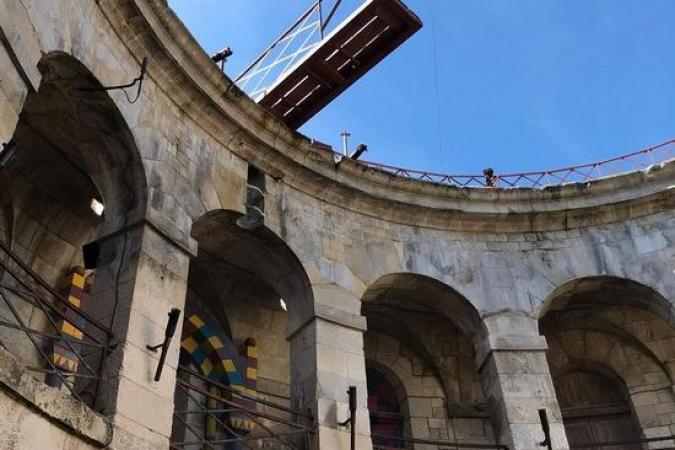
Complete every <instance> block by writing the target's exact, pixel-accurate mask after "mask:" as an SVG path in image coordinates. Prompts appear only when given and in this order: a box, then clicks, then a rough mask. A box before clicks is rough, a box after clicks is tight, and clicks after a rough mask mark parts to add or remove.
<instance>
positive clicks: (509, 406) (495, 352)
mask: <svg viewBox="0 0 675 450" xmlns="http://www.w3.org/2000/svg"><path fill="white" fill-rule="evenodd" d="M484 320H485V325H486V330H487V336H486V337H484V338H483V340H482V342H480V343H479V345H478V352H477V355H476V358H477V366H478V367H479V371H480V375H481V380H482V383H483V389H484V391H485V395H486V397H487V399H488V403H489V405H490V413H491V416H492V420H493V426H494V431H495V435H496V436H497V438H498V440H499V443H501V444H505V445H507V446H508V447H509V449H510V450H534V449H537V448H545V447H540V446H539V444H540V443H541V442H542V441H543V440H544V432H543V429H542V425H541V422H540V419H539V410H540V409H545V410H546V413H547V415H548V421H549V424H550V432H551V441H552V448H553V449H555V450H563V449H568V448H569V446H568V443H567V437H566V435H565V428H564V426H563V422H562V415H561V413H560V407H559V406H558V400H557V399H556V395H555V389H554V387H553V380H552V378H551V374H550V371H549V368H548V363H547V361H546V349H547V346H546V339H545V338H544V337H543V336H540V335H539V330H538V325H537V321H536V319H534V318H532V317H530V316H527V315H525V314H524V313H518V312H509V313H501V314H497V315H493V316H490V317H487V318H485V319H484Z"/></svg>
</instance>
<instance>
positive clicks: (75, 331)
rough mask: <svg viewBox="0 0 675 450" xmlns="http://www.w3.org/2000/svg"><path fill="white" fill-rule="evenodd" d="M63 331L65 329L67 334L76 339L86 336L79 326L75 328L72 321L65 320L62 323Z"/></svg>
mask: <svg viewBox="0 0 675 450" xmlns="http://www.w3.org/2000/svg"><path fill="white" fill-rule="evenodd" d="M61 331H63V332H64V333H66V334H67V335H69V336H72V337H74V338H75V339H78V340H80V341H81V340H82V338H83V337H84V334H83V333H82V332H81V331H80V330H78V329H77V328H75V327H74V326H73V324H71V323H70V322H68V321H65V320H64V321H63V322H62V323H61Z"/></svg>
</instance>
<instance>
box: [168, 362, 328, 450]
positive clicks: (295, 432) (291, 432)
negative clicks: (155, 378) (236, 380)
mask: <svg viewBox="0 0 675 450" xmlns="http://www.w3.org/2000/svg"><path fill="white" fill-rule="evenodd" d="M178 372H179V373H178V377H177V380H176V409H175V410H174V429H173V432H172V437H171V448H172V449H174V450H191V449H195V450H196V449H200V450H201V449H206V450H221V449H223V448H226V447H225V446H226V445H228V444H230V443H234V442H236V443H239V444H240V446H241V447H242V448H244V449H250V450H252V449H254V448H282V449H285V450H305V449H307V448H308V447H309V439H310V437H311V435H312V433H314V429H315V425H314V417H313V416H312V414H311V413H310V412H302V411H297V410H294V409H292V408H289V407H286V406H284V405H280V404H277V403H275V402H271V401H269V400H265V399H261V398H259V397H257V396H254V395H249V394H246V393H244V392H241V391H239V390H237V389H234V388H232V387H230V386H227V385H224V384H221V383H218V382H215V381H213V380H211V379H209V378H207V377H205V376H203V375H201V374H199V373H197V372H195V371H193V370H191V369H189V368H187V367H182V366H181V367H179V368H178ZM186 379H187V380H186ZM179 397H182V399H181V398H179ZM282 415H283V417H281V416H282ZM233 418H237V419H234V421H233ZM237 421H238V423H239V425H237ZM242 421H244V422H248V423H249V424H250V429H249V430H246V431H243V430H242V429H241V426H240V424H241V422H242ZM207 422H210V430H208V431H207V430H206V429H205V428H207V427H206V426H205V425H204V424H205V423H207ZM270 445H271V446H270ZM227 448H229V447H227Z"/></svg>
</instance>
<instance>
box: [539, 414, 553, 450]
mask: <svg viewBox="0 0 675 450" xmlns="http://www.w3.org/2000/svg"><path fill="white" fill-rule="evenodd" d="M539 421H540V422H541V428H542V429H543V430H544V440H543V441H542V442H540V443H539V447H546V448H547V450H553V447H551V428H550V426H549V423H548V416H547V415H546V410H545V409H540V410H539Z"/></svg>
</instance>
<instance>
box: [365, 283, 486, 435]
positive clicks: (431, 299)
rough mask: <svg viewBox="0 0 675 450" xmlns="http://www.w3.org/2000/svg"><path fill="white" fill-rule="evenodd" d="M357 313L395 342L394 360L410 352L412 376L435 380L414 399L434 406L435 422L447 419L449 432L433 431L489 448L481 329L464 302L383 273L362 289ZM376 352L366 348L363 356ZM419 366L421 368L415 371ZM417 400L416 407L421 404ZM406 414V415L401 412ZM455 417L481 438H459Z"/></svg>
mask: <svg viewBox="0 0 675 450" xmlns="http://www.w3.org/2000/svg"><path fill="white" fill-rule="evenodd" d="M362 314H363V315H364V316H365V317H366V319H367V322H368V330H369V331H374V332H376V333H381V334H384V335H387V336H389V337H391V338H393V339H394V340H395V341H396V342H398V343H399V344H398V345H399V349H398V354H397V355H394V358H401V361H402V360H403V359H408V357H407V352H412V353H414V360H415V361H419V363H418V362H415V363H414V364H415V366H414V369H413V375H412V376H413V377H422V378H427V377H431V378H433V379H435V380H436V381H434V382H433V383H434V384H435V383H436V382H437V383H438V384H437V386H438V387H436V388H434V390H433V391H430V393H429V394H416V395H421V396H422V397H425V396H427V398H426V399H425V400H423V401H429V402H430V404H431V403H433V404H436V405H437V406H436V407H437V410H436V414H437V417H434V418H438V417H440V418H441V419H442V420H444V421H446V420H447V423H448V426H449V427H451V428H452V430H448V429H444V430H442V431H437V432H438V433H441V434H440V435H441V436H449V435H454V437H455V438H456V439H463V440H465V441H473V442H474V443H476V442H477V441H481V440H483V441H484V442H485V443H486V444H488V443H492V442H491V441H492V439H493V438H492V433H491V431H490V420H489V419H490V415H489V414H488V412H487V411H486V409H487V404H486V400H485V394H484V392H483V388H482V384H481V377H480V374H479V373H478V368H477V367H476V362H475V354H476V343H480V342H481V340H482V339H483V336H485V328H484V326H483V323H482V320H481V318H480V316H479V314H478V312H477V311H476V309H475V308H474V307H473V305H471V303H470V302H469V301H468V300H467V299H466V298H464V297H463V296H462V295H461V294H459V293H458V292H457V291H456V290H454V289H452V288H451V287H449V286H447V285H446V284H444V283H442V282H440V281H438V280H435V279H433V278H430V277H427V276H424V275H419V274H411V273H395V274H388V275H385V276H383V277H381V278H379V279H378V280H376V281H375V282H374V283H373V284H372V285H371V286H369V287H368V289H366V291H365V293H364V295H363V296H362ZM367 335H368V332H367ZM366 345H370V346H372V345H377V344H376V341H375V340H373V339H366ZM376 351H378V350H374V349H373V348H371V347H367V348H366V353H367V354H373V352H376ZM410 361H411V362H412V361H413V360H412V359H410ZM396 363H397V362H396V361H392V364H396ZM420 363H421V365H422V366H421V367H417V364H420ZM422 378H420V380H421V379H422ZM411 381H413V380H407V381H405V382H411ZM428 381H431V380H430V379H429V380H428ZM413 382H414V381H413ZM432 392H433V393H432ZM432 399H433V400H432ZM416 401H417V402H418V404H419V401H421V399H416ZM421 411H423V410H421V409H419V408H417V407H416V411H415V414H425V413H424V412H421ZM406 413H408V414H410V413H411V412H410V411H408V412H406V411H404V414H406ZM457 418H462V420H467V421H468V422H470V423H471V425H472V427H473V429H474V430H476V429H479V430H483V431H484V434H483V435H482V437H479V435H478V434H474V435H471V436H466V437H463V436H465V435H464V434H463V433H464V431H465V430H464V427H462V426H460V425H456V424H459V423H460V422H461V420H460V421H455V419H457ZM468 422H467V423H468ZM410 437H412V438H415V437H422V435H421V434H420V435H419V436H410ZM448 445H450V443H448Z"/></svg>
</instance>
